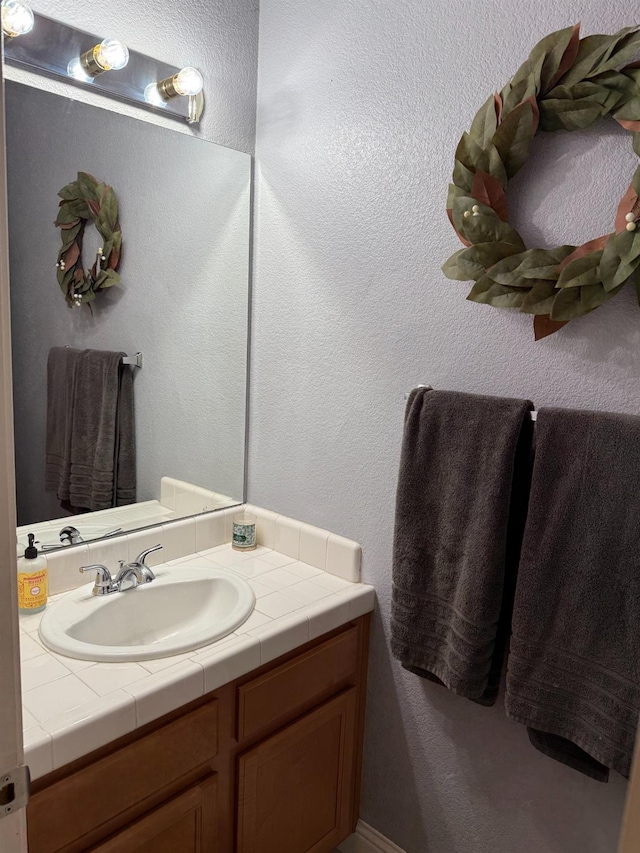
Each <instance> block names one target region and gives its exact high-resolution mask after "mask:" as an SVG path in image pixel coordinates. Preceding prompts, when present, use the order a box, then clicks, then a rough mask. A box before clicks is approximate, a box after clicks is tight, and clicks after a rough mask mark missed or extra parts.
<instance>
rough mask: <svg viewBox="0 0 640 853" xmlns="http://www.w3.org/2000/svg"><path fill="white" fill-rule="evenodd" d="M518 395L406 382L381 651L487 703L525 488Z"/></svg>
mask: <svg viewBox="0 0 640 853" xmlns="http://www.w3.org/2000/svg"><path fill="white" fill-rule="evenodd" d="M532 408H533V406H532V404H531V403H530V402H529V401H528V400H512V399H504V398H500V397H484V396H476V395H472V394H460V393H456V392H447V391H431V390H430V389H416V390H415V391H414V392H412V394H411V396H410V398H409V402H408V404H407V411H406V417H405V430H404V438H403V444H402V455H401V460H400V474H399V479H398V494H397V503H396V519H395V537H394V554H393V599H392V619H391V649H392V652H393V654H394V655H395V657H397V658H398V659H399V660H400V661H401V662H402V664H403V665H404V666H405V667H406V668H407V669H409V670H411V671H412V672H415V673H416V674H418V675H422V676H423V677H426V678H429V679H431V680H435V681H439V682H440V683H442V684H444V685H445V686H446V687H448V688H449V689H450V690H452V691H453V692H455V693H458V694H460V695H461V696H466V697H468V698H470V699H474V700H476V701H478V702H480V703H482V704H487V705H490V704H493V703H494V702H495V699H496V696H497V690H498V683H499V680H500V673H501V671H502V656H503V652H504V646H505V641H506V638H507V636H508V628H509V624H508V616H509V614H510V609H511V600H512V595H513V590H514V587H515V571H516V567H517V559H518V554H519V548H520V542H521V534H522V528H523V526H524V517H525V513H526V495H527V493H528V487H529V470H530V468H529V453H530V446H531V433H532V424H531V422H530V421H529V419H528V418H527V417H526V413H527V412H528V411H529V410H531V409H532Z"/></svg>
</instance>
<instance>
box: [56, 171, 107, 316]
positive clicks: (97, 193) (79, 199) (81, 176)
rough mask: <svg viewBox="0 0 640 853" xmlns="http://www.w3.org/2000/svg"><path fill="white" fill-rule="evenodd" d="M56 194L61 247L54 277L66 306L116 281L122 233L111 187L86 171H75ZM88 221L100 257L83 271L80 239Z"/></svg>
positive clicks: (88, 299) (93, 295)
mask: <svg viewBox="0 0 640 853" xmlns="http://www.w3.org/2000/svg"><path fill="white" fill-rule="evenodd" d="M58 195H59V197H60V199H61V201H60V204H59V206H58V215H57V217H56V220H55V225H56V226H57V227H58V228H60V234H61V241H62V246H61V248H60V251H59V252H58V264H57V266H58V270H57V275H56V278H57V280H58V284H59V285H60V288H61V289H62V292H63V293H64V294H65V297H66V300H67V303H68V304H69V305H70V306H73V305H80V304H82V303H90V302H92V301H93V300H94V299H95V298H96V293H98V292H99V291H100V290H104V289H105V288H108V287H113V285H115V284H118V283H119V282H120V275H119V274H118V272H117V269H118V266H119V263H120V257H121V254H122V232H121V231H120V225H119V223H118V200H117V198H116V194H115V193H114V191H113V189H112V187H110V186H108V185H107V184H105V183H99V182H98V181H97V180H96V178H94V177H93V176H92V175H90V174H89V173H88V172H78V175H77V178H76V180H75V181H71V182H70V183H69V184H67V185H66V186H65V187H63V188H62V189H61V190H60V191H59V193H58ZM88 221H93V223H94V225H95V226H96V229H97V231H98V233H99V234H100V235H101V237H102V239H103V244H102V249H101V256H100V258H97V259H96V261H95V262H94V264H93V265H92V267H91V268H90V269H89V270H88V271H86V272H85V270H84V269H83V266H82V241H83V236H84V229H85V226H86V223H87V222H88ZM102 256H104V260H103V259H102ZM103 263H104V264H106V265H105V266H104V267H103V266H102V264H103Z"/></svg>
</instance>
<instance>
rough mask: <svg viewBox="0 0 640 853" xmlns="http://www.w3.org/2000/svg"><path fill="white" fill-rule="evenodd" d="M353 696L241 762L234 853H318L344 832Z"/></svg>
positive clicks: (346, 695) (308, 717) (314, 715)
mask: <svg viewBox="0 0 640 853" xmlns="http://www.w3.org/2000/svg"><path fill="white" fill-rule="evenodd" d="M355 723H356V691H355V689H351V690H347V691H346V692H345V693H342V694H341V695H339V696H337V697H336V698H335V699H332V700H331V701H330V702H327V703H326V704H324V705H321V706H320V707H319V708H317V709H316V710H315V711H312V712H311V713H310V714H307V715H306V716H304V717H302V719H300V720H298V722H296V723H292V724H291V725H289V726H287V727H286V728H284V729H282V730H281V731H280V732H278V733H277V734H275V735H273V737H270V738H269V739H268V740H266V741H264V742H263V743H261V744H259V745H258V746H256V747H255V748H254V749H252V750H250V751H249V752H247V753H245V754H244V755H242V756H241V757H240V759H239V766H238V846H237V851H238V853H284V851H286V853H324V851H326V850H331V849H333V847H334V845H335V844H338V843H339V842H340V841H342V840H343V839H344V838H345V836H347V835H348V834H349V832H350V829H351V827H350V821H351V798H352V792H353V770H354V760H355V750H354V745H355V742H356V731H355Z"/></svg>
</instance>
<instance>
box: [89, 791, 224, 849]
mask: <svg viewBox="0 0 640 853" xmlns="http://www.w3.org/2000/svg"><path fill="white" fill-rule="evenodd" d="M216 805H217V803H216V777H215V776H210V777H209V779H206V780H204V781H203V782H201V783H200V784H199V785H194V786H193V787H191V788H189V789H188V790H187V791H184V792H183V793H182V794H179V795H178V796H176V797H174V798H173V799H172V800H169V802H168V803H165V804H164V805H162V806H158V808H157V809H154V810H153V811H152V812H150V813H149V814H148V815H146V816H145V817H143V818H141V819H140V820H138V821H136V822H135V823H133V824H132V825H131V826H128V827H125V829H123V830H121V831H120V832H118V833H117V835H115V836H113V837H112V838H110V839H109V840H108V841H105V842H104V843H103V844H98V846H97V847H93V848H92V849H91V850H92V853H206V851H212V850H215V849H216V830H217V815H216Z"/></svg>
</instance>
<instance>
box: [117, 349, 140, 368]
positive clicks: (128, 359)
mask: <svg viewBox="0 0 640 853" xmlns="http://www.w3.org/2000/svg"><path fill="white" fill-rule="evenodd" d="M122 363H123V364H131V365H133V367H142V353H141V352H137V353H136V354H135V355H125V356H123V357H122Z"/></svg>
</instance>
